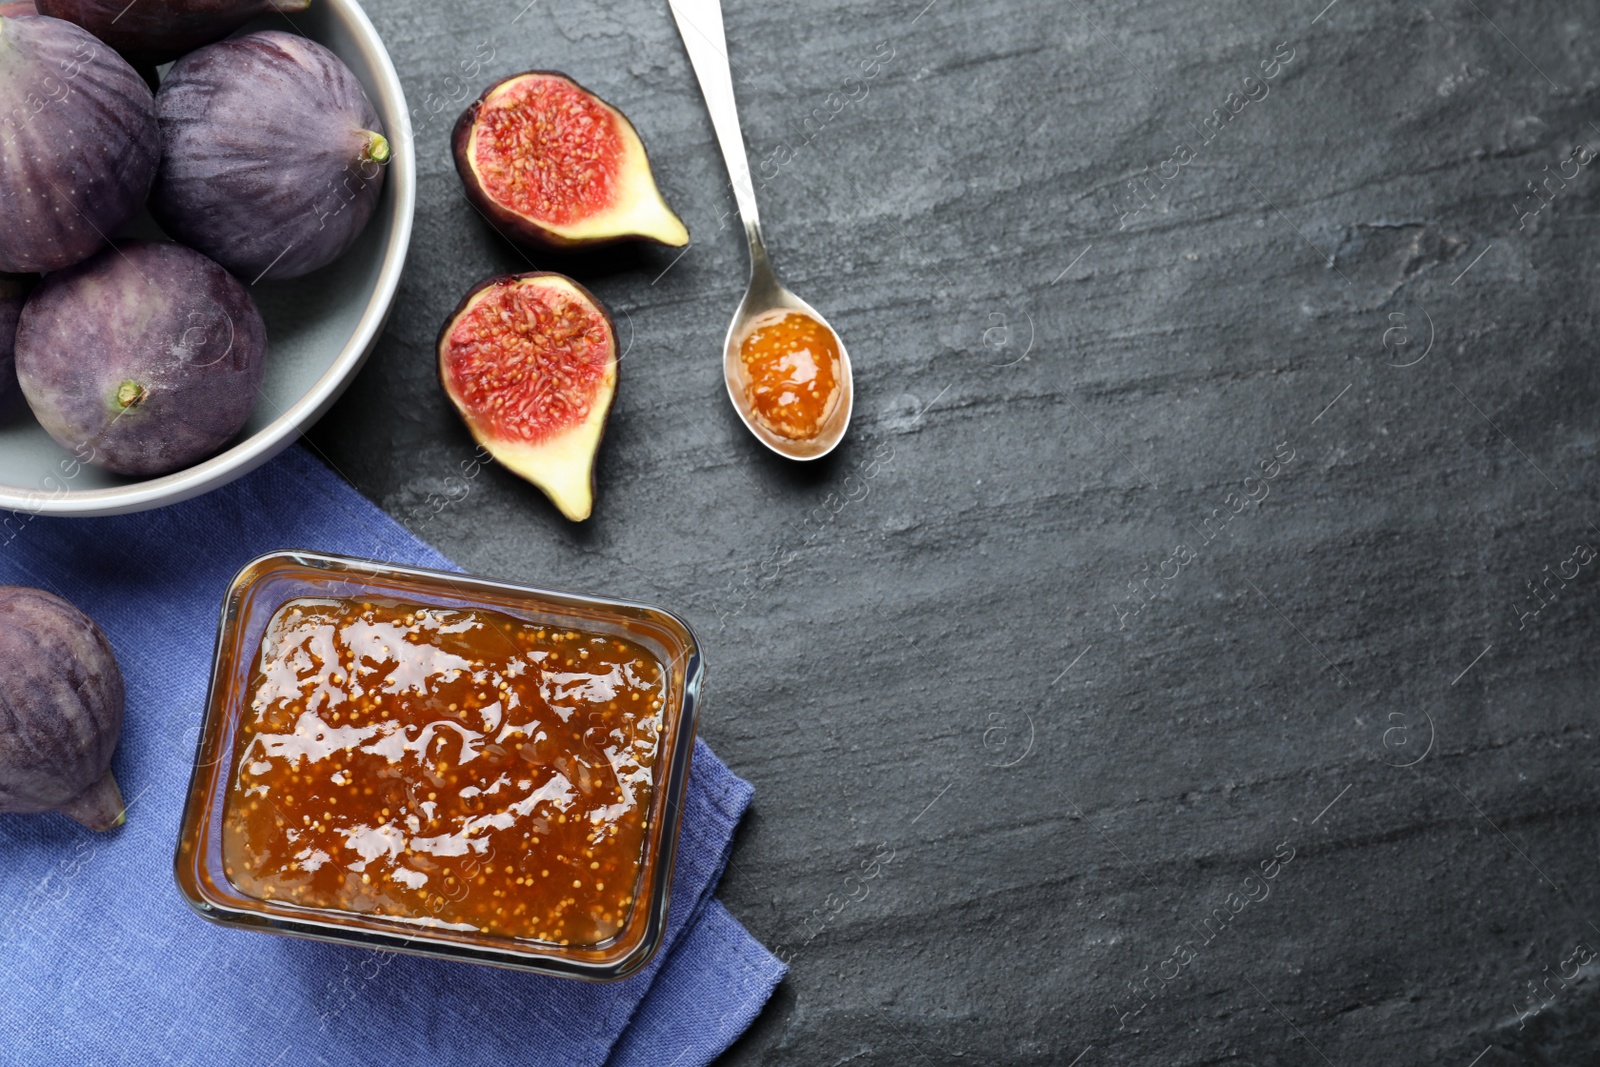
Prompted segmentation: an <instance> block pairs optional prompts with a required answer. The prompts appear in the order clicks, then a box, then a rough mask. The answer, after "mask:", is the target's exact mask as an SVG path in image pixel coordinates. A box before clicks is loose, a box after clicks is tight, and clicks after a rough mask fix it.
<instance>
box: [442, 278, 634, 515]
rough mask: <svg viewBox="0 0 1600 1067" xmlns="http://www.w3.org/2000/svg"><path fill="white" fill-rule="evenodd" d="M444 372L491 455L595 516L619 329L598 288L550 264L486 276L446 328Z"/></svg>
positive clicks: (561, 504)
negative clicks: (598, 455)
mask: <svg viewBox="0 0 1600 1067" xmlns="http://www.w3.org/2000/svg"><path fill="white" fill-rule="evenodd" d="M439 379H440V381H441V382H442V383H443V384H444V391H445V393H446V394H447V395H448V396H449V397H450V400H451V402H452V403H454V404H455V406H456V410H457V411H458V412H460V413H461V417H462V419H464V420H465V421H466V424H467V429H469V430H471V431H472V436H473V437H474V438H476V439H477V441H478V443H479V444H481V445H482V446H483V447H484V449H485V450H486V451H488V453H489V454H490V455H491V456H493V457H494V458H495V459H497V460H499V461H500V462H501V463H503V464H505V466H507V467H508V468H510V469H511V470H512V471H514V472H516V473H517V474H519V475H521V476H522V477H524V478H526V479H527V480H528V481H530V482H532V483H533V484H534V485H537V486H538V487H539V488H540V489H542V490H544V493H545V495H546V496H548V497H549V498H550V501H551V503H553V504H555V506H556V507H557V508H559V509H560V511H561V514H563V515H565V516H566V517H567V518H569V519H572V520H573V521H574V522H577V521H581V520H583V519H587V518H588V517H589V513H590V511H591V510H592V509H593V507H594V456H595V452H596V451H597V450H598V449H599V447H600V437H601V435H602V434H603V433H604V432H605V428H606V416H607V415H609V414H610V413H611V400H612V398H613V397H614V396H615V395H616V392H617V331H616V329H615V327H614V326H613V325H612V322H611V315H610V313H609V312H607V311H606V309H605V307H604V305H602V304H601V303H600V301H598V300H596V299H595V297H594V294H592V293H590V292H589V290H587V289H585V288H584V287H583V286H581V285H579V284H578V283H577V282H575V281H573V280H572V279H571V278H568V277H566V276H565V275H561V274H552V273H549V272H546V271H535V272H532V273H529V274H512V275H505V276H503V277H499V278H490V279H489V280H488V281H485V282H480V283H479V284H478V285H477V287H476V288H474V289H473V290H472V291H471V292H470V293H468V294H467V295H466V297H465V299H463V300H462V301H461V304H460V306H459V307H457V308H456V310H455V313H454V314H452V315H451V316H450V318H449V319H447V320H446V321H445V324H444V329H442V330H441V331H439Z"/></svg>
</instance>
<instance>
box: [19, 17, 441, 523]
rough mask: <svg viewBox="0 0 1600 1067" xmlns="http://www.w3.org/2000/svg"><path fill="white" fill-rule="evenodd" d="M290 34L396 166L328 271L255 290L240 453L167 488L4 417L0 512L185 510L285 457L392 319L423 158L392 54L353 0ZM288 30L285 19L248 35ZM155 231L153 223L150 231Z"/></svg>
mask: <svg viewBox="0 0 1600 1067" xmlns="http://www.w3.org/2000/svg"><path fill="white" fill-rule="evenodd" d="M290 18H291V21H292V23H293V28H294V29H296V30H298V31H299V32H300V33H303V34H304V35H305V36H307V37H309V38H311V39H312V40H314V41H317V42H318V43H320V44H322V45H325V46H326V47H328V48H329V49H331V50H332V51H333V52H334V54H335V55H337V56H338V57H339V58H340V59H342V60H344V62H345V63H346V64H347V65H349V67H350V69H351V70H352V71H354V72H355V75H356V77H357V78H358V79H360V81H361V84H362V86H363V87H364V88H365V89H366V91H367V95H368V96H369V97H370V98H371V99H372V105H373V107H375V108H377V110H378V115H379V117H380V118H382V119H383V127H384V132H385V134H387V136H388V138H389V144H390V148H391V150H392V153H393V156H392V158H391V160H390V162H389V165H388V176H387V177H386V178H385V179H384V188H383V196H382V198H381V199H380V200H379V202H378V209H377V211H375V212H374V213H373V216H372V221H371V223H369V224H368V226H367V228H366V230H365V231H364V232H363V233H362V235H361V238H360V240H358V241H357V242H356V244H355V247H353V248H352V249H351V250H350V251H349V253H347V254H346V255H345V256H343V257H342V258H340V259H339V261H338V262H336V263H334V264H332V265H331V266H328V267H324V268H323V269H322V270H319V271H314V272H313V273H312V274H310V275H308V276H306V277H303V278H296V279H294V280H293V281H288V282H263V283H261V284H260V285H257V286H256V287H255V288H254V289H252V290H251V293H252V295H253V296H254V297H255V299H256V304H257V306H258V307H259V308H260V309H261V316H262V318H263V319H264V320H265V321H266V324H267V340H268V344H269V347H270V355H269V358H268V362H267V376H266V382H265V384H264V385H263V386H262V390H261V398H260V400H259V401H258V402H257V404H256V409H255V412H254V413H253V414H252V415H251V416H250V421H249V422H248V423H246V424H245V428H244V430H243V431H241V432H240V434H239V436H238V437H237V438H236V439H235V440H234V443H233V444H232V445H231V446H230V447H228V448H227V449H225V450H224V451H222V452H219V453H218V454H216V455H215V456H212V457H211V458H210V459H208V460H205V461H204V462H202V463H198V464H196V465H194V466H193V467H189V468H187V469H185V470H181V471H178V472H176V473H174V474H168V475H165V476H163V477H160V478H146V479H142V480H139V479H131V478H123V477H120V476H118V475H115V474H110V473H108V472H106V471H102V470H99V469H97V468H92V467H86V466H83V465H81V464H77V463H75V462H74V461H73V457H72V454H71V453H70V452H69V451H68V450H66V449H64V448H62V447H61V446H60V445H58V444H56V443H55V441H53V440H52V439H51V438H50V436H49V435H48V434H46V433H45V432H44V430H43V429H42V428H40V426H39V424H38V423H37V422H36V421H34V418H33V415H32V414H31V413H30V412H29V411H28V410H27V407H26V405H24V404H22V403H20V402H18V403H16V404H14V405H6V408H5V410H4V411H3V412H0V508H3V509H6V510H9V511H22V512H28V513H31V514H46V515H115V514H120V513H123V512H129V511H142V510H144V509H146V508H155V507H160V506H162V505H163V504H173V503H176V502H178V501H180V500H187V499H188V498H190V497H192V496H198V495H199V494H201V493H204V492H206V491H208V490H211V489H215V488H217V487H218V486H219V485H224V484H226V483H228V482H230V481H232V480H233V479H235V478H237V477H239V476H240V475H242V474H246V473H248V472H250V471H252V470H254V469H255V468H256V467H259V466H260V465H261V464H263V463H265V462H266V461H267V460H269V459H271V458H272V457H273V456H275V455H277V454H278V453H279V452H281V451H282V450H283V449H284V448H285V447H287V446H288V445H289V444H290V443H292V442H293V441H294V439H295V438H296V436H298V435H299V433H300V432H301V431H302V430H304V429H305V428H306V427H308V426H310V425H311V424H312V423H313V422H315V421H316V420H317V419H318V417H320V416H321V415H322V413H323V412H325V411H327V410H328V407H329V406H330V405H332V403H333V402H334V400H336V399H338V396H339V394H340V393H342V392H343V391H344V388H345V386H347V385H349V384H350V380H351V379H352V378H354V377H355V375H356V371H358V370H360V369H361V364H362V363H363V362H364V361H365V360H366V358H367V353H368V352H370V351H371V350H372V346H373V345H374V344H376V343H377V340H378V336H379V335H380V334H381V333H382V332H383V325H384V321H385V320H386V319H387V318H388V315H389V308H390V305H391V304H392V303H393V302H394V295H395V290H396V289H397V288H398V287H399V285H400V271H401V268H402V267H404V266H405V259H406V248H407V246H409V245H410V243H411V217H412V213H413V210H414V208H415V206H416V195H417V190H416V158H415V153H414V150H413V145H412V138H411V117H410V113H409V112H408V111H407V109H406V100H405V93H404V92H403V91H402V90H401V88H400V79H399V77H398V76H397V75H396V74H395V71H394V65H393V64H392V63H391V62H390V61H389V53H388V52H387V51H386V50H385V49H384V47H383V42H382V41H380V40H379V39H378V33H377V31H376V30H375V29H373V27H372V23H371V22H370V21H369V20H368V19H367V16H366V13H365V12H364V11H362V10H361V5H360V4H358V3H356V2H355V0H316V2H315V3H313V4H312V5H311V8H310V9H309V10H307V11H305V12H301V13H297V14H295V15H293V16H290ZM268 26H271V27H275V28H280V29H281V28H284V26H283V21H282V20H281V19H274V20H262V22H261V23H260V24H259V25H254V26H251V27H247V29H260V28H265V27H268ZM145 225H146V226H148V225H149V224H148V223H145Z"/></svg>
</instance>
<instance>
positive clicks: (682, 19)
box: [669, 0, 855, 460]
mask: <svg viewBox="0 0 1600 1067" xmlns="http://www.w3.org/2000/svg"><path fill="white" fill-rule="evenodd" d="M669 3H670V6H671V8H672V17H673V20H674V21H675V22H676V23H677V24H678V33H679V35H680V36H681V37H682V38H683V46H684V49H685V50H686V51H687V52H688V53H689V63H690V65H691V66H692V67H694V73H695V78H696V79H697V80H698V81H699V82H700V92H701V95H703V96H704V97H705V99H706V110H707V111H709V112H710V113H711V127H712V129H713V130H715V131H716V134H717V143H718V144H719V145H721V147H722V158H723V161H724V162H725V163H727V165H728V177H729V178H730V179H731V180H732V182H733V196H734V200H735V201H736V202H737V203H738V205H739V218H740V220H741V221H742V222H743V223H744V233H745V237H746V238H747V239H748V241H749V242H750V284H749V286H748V287H747V288H746V290H745V294H744V299H743V300H741V301H740V302H739V310H737V311H735V312H734V313H733V321H732V322H731V323H729V325H728V336H727V339H726V340H725V341H724V342H723V346H722V377H723V380H724V381H725V382H726V383H727V386H728V399H729V400H731V401H733V409H734V410H735V411H737V412H738V413H739V418H740V419H741V420H742V421H743V422H744V424H745V426H746V427H747V428H748V429H749V430H750V432H751V433H752V434H754V435H755V438H756V440H758V441H760V442H761V443H762V444H764V445H766V446H767V447H768V448H770V449H772V451H774V452H776V453H777V454H778V455H780V456H784V457H786V458H788V459H795V460H812V459H821V458H822V457H823V456H826V455H827V454H828V453H829V452H832V451H833V450H834V449H835V448H836V447H838V444H839V442H840V441H842V440H844V435H845V431H846V430H847V429H849V427H850V413H851V411H852V410H853V408H854V407H855V385H854V381H853V376H852V374H851V371H850V354H849V353H848V352H846V351H845V347H844V339H843V338H841V337H840V336H839V331H837V330H835V329H834V328H833V327H832V326H830V325H829V324H828V320H827V319H825V318H823V317H822V316H821V315H820V314H818V313H817V310H816V309H815V308H813V307H812V306H811V305H810V304H808V303H806V302H805V301H804V300H801V299H800V298H799V297H798V296H795V295H794V294H793V293H791V292H790V291H789V290H788V289H785V288H784V287H783V284H782V283H781V282H779V281H778V276H777V275H776V274H775V273H774V272H773V270H772V264H771V262H770V261H769V260H768V258H767V249H766V246H765V245H764V244H763V243H762V240H761V219H760V216H759V213H758V212H757V210H756V193H755V185H754V183H752V182H751V180H750V160H749V158H748V157H747V156H746V155H745V148H744V133H743V131H742V130H740V128H739V110H738V107H737V105H736V104H735V103H734V99H733V74H732V71H731V69H730V66H729V63H728V52H727V37H726V35H725V34H724V32H723V29H722V0H669ZM777 310H783V311H797V312H800V313H801V314H803V315H806V316H808V317H809V318H812V319H814V320H816V321H817V322H818V323H820V324H821V325H822V326H823V327H824V328H825V329H826V330H827V331H828V332H829V333H831V334H833V340H834V343H835V344H837V345H838V348H839V367H838V376H839V396H838V399H837V401H835V403H834V405H833V410H832V411H831V412H830V413H829V414H828V416H827V421H826V422H825V423H823V425H822V426H821V427H820V428H819V430H818V432H817V433H816V434H815V435H813V436H811V437H805V438H794V437H784V436H782V435H781V434H776V433H773V432H772V431H771V430H769V429H767V428H766V427H765V426H763V425H761V424H760V423H759V422H757V421H756V419H755V418H754V417H753V416H752V414H751V412H750V397H749V391H748V390H747V389H746V387H745V371H744V364H743V361H742V360H741V359H740V358H739V346H740V343H741V342H742V341H743V340H744V337H745V335H746V334H747V333H748V332H749V329H750V324H751V322H752V321H753V320H754V319H755V318H756V317H757V316H759V315H763V314H765V313H766V312H769V311H777Z"/></svg>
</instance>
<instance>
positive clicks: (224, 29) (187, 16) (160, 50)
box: [38, 0, 311, 67]
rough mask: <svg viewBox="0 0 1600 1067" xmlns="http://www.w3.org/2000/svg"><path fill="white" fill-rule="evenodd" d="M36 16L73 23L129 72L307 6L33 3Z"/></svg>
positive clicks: (281, 1)
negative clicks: (121, 61)
mask: <svg viewBox="0 0 1600 1067" xmlns="http://www.w3.org/2000/svg"><path fill="white" fill-rule="evenodd" d="M38 4H39V12H40V14H43V15H50V16H53V17H54V18H58V19H66V20H67V21H68V22H76V23H77V24H78V25H79V26H82V27H83V28H84V29H86V30H88V31H89V32H90V33H92V34H94V35H95V36H96V37H98V38H100V39H101V40H102V41H104V42H105V43H106V44H108V45H110V46H111V47H112V48H115V49H116V50H117V51H118V52H121V53H122V54H123V55H124V56H126V57H127V60H128V62H130V63H132V64H133V65H134V66H151V67H153V66H159V65H160V64H162V63H170V62H171V61H172V60H174V59H177V58H178V57H179V56H181V55H183V54H184V53H186V52H192V51H194V50H195V49H196V48H199V47H200V46H201V45H203V44H210V43H211V42H212V41H220V40H222V39H223V38H224V37H226V36H228V34H230V33H232V32H233V31H234V30H236V29H238V28H239V27H240V26H243V25H244V24H245V23H246V22H249V21H250V20H251V19H253V18H255V17H256V16H257V15H265V14H267V13H268V12H271V11H282V12H286V13H293V12H296V11H304V10H305V9H306V8H307V7H309V6H311V0H138V3H134V4H130V3H128V0H38Z"/></svg>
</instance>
